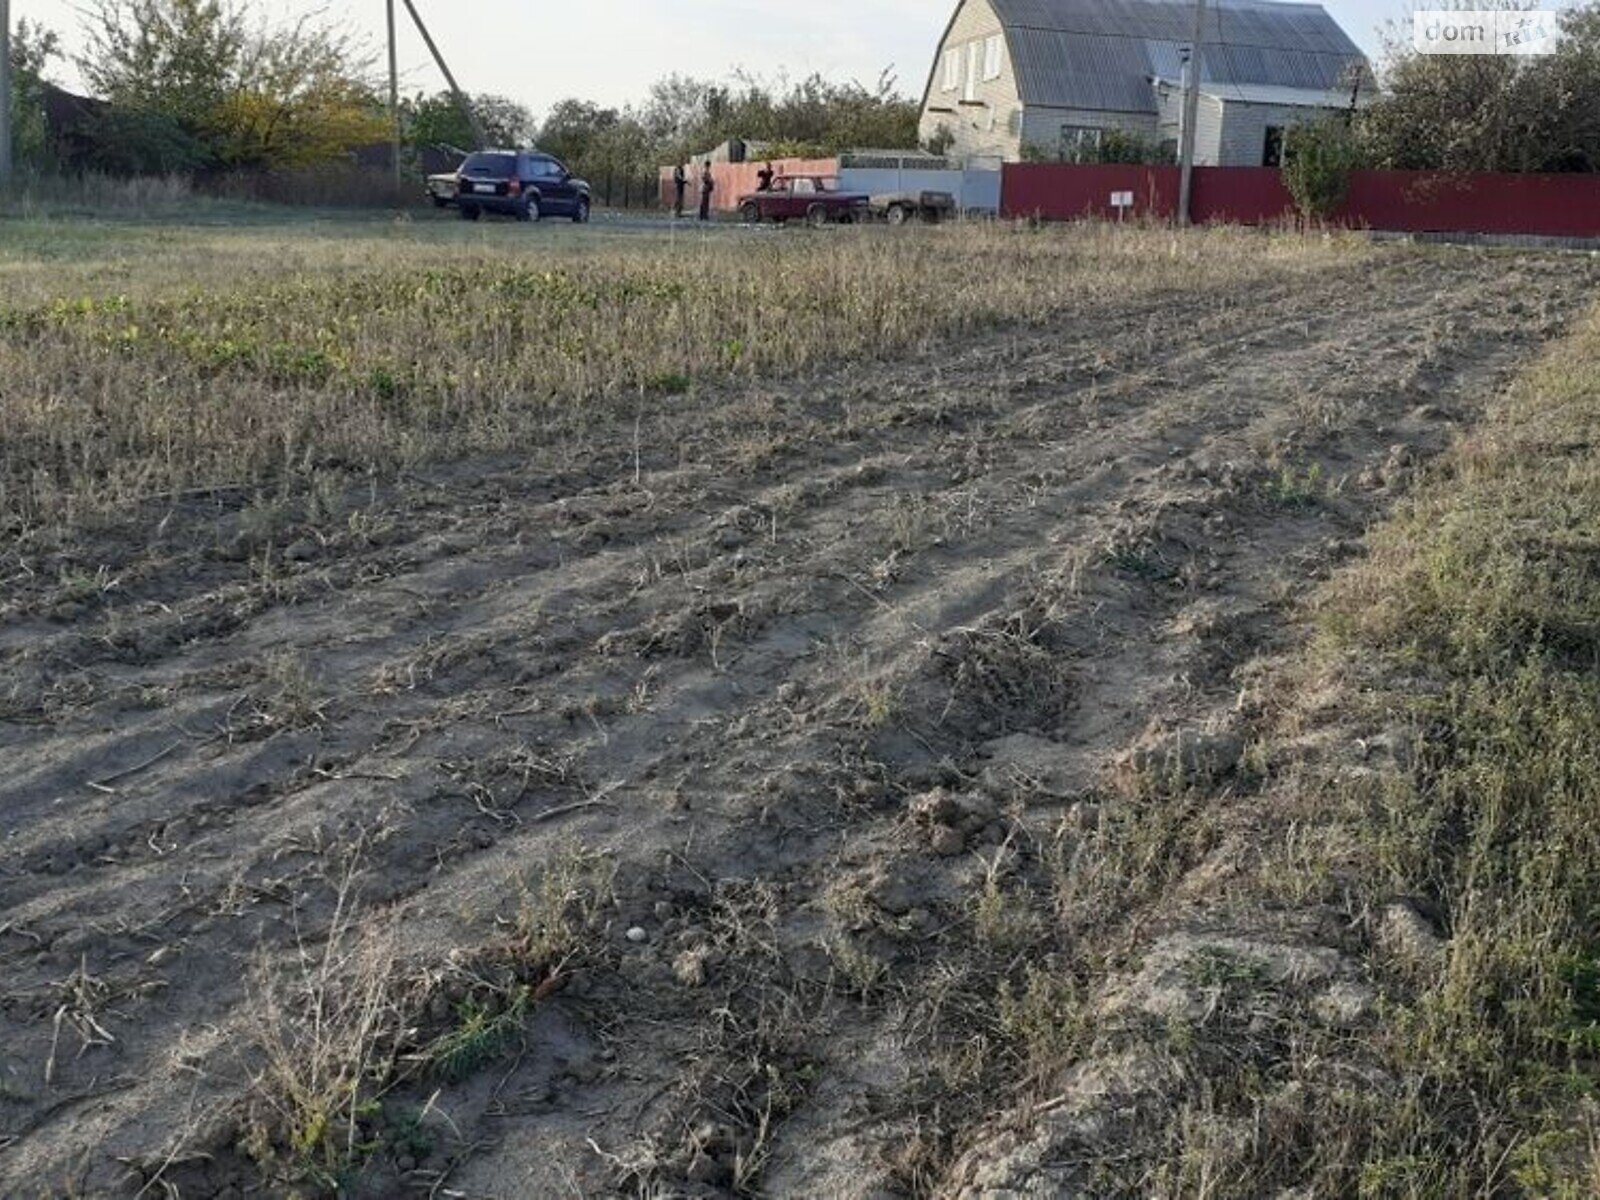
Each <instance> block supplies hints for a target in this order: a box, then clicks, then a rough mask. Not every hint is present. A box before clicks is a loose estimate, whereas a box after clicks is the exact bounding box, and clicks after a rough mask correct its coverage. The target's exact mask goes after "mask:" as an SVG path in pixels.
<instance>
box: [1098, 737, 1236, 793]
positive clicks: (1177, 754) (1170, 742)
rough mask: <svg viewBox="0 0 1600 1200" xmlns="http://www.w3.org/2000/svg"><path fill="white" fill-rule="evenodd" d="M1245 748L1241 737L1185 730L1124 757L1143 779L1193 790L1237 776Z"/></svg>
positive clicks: (1131, 769)
mask: <svg viewBox="0 0 1600 1200" xmlns="http://www.w3.org/2000/svg"><path fill="white" fill-rule="evenodd" d="M1244 746H1245V742H1244V738H1242V737H1240V736H1239V735H1238V734H1237V733H1203V732H1201V731H1200V730H1197V729H1185V730H1182V731H1180V732H1179V733H1175V734H1171V735H1168V736H1165V737H1159V738H1156V739H1154V740H1151V741H1147V742H1146V743H1145V744H1143V745H1141V746H1136V747H1134V749H1133V750H1132V751H1130V752H1129V753H1128V754H1127V755H1125V756H1124V757H1123V766H1124V767H1125V768H1126V769H1128V770H1129V771H1131V772H1132V773H1133V774H1134V775H1135V776H1138V777H1141V778H1145V779H1155V780H1158V781H1160V782H1161V783H1165V784H1171V785H1175V786H1180V787H1193V786H1195V785H1198V784H1207V783H1215V782H1217V781H1218V780H1221V779H1225V778H1227V777H1228V776H1229V775H1231V774H1233V773H1234V771H1236V770H1237V769H1238V767H1239V763H1240V761H1241V760H1242V759H1243V758H1244Z"/></svg>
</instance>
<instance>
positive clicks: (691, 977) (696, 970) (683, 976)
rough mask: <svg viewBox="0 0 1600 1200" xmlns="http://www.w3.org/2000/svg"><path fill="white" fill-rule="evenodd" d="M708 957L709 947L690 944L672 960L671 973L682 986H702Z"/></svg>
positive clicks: (704, 980)
mask: <svg viewBox="0 0 1600 1200" xmlns="http://www.w3.org/2000/svg"><path fill="white" fill-rule="evenodd" d="M710 957H711V950H710V947H708V946H691V947H690V948H689V949H687V950H685V951H683V952H682V953H680V954H679V955H678V957H677V958H675V959H673V960H672V973H673V975H675V976H676V977H677V980H678V982H679V983H681V984H683V986H684V987H692V988H697V987H704V986H705V983H706V974H707V961H708V960H709V959H710Z"/></svg>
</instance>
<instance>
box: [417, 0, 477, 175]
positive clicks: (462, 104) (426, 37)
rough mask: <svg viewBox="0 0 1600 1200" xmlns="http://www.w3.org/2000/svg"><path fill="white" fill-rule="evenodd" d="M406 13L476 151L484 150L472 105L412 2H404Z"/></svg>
mask: <svg viewBox="0 0 1600 1200" xmlns="http://www.w3.org/2000/svg"><path fill="white" fill-rule="evenodd" d="M405 6H406V11H407V12H409V13H410V14H411V19H412V20H413V21H414V22H416V26H417V32H418V33H420V34H422V40H423V41H424V42H426V43H428V53H429V54H431V55H433V61H434V62H436V63H438V64H439V70H440V71H442V72H443V73H444V80H445V82H446V83H448V84H449V85H450V94H451V95H452V96H454V97H455V98H456V107H457V108H458V109H460V110H461V115H462V116H463V117H465V118H466V121H467V128H469V129H471V130H472V139H473V141H475V142H476V143H477V145H476V146H475V147H473V148H474V149H476V150H482V149H483V148H484V141H485V139H484V136H483V126H482V125H480V124H478V114H477V113H475V112H473V111H472V105H470V104H468V103H467V97H466V95H465V93H463V92H462V90H461V87H460V85H459V84H457V83H456V77H455V76H454V75H452V74H450V66H449V64H448V63H446V62H445V61H444V55H442V54H440V53H439V47H438V46H436V45H434V44H433V35H432V34H431V33H429V32H428V27H427V26H426V25H424V24H423V23H422V16H421V14H419V13H418V12H417V6H416V5H415V4H413V3H412V0H405Z"/></svg>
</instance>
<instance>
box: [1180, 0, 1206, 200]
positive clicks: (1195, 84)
mask: <svg viewBox="0 0 1600 1200" xmlns="http://www.w3.org/2000/svg"><path fill="white" fill-rule="evenodd" d="M1205 35H1206V0H1194V41H1193V42H1192V43H1190V46H1189V80H1188V86H1187V87H1186V88H1184V90H1183V134H1182V139H1181V140H1182V145H1181V147H1180V149H1179V161H1180V162H1181V163H1182V164H1183V166H1182V173H1181V174H1180V176H1179V182H1178V224H1179V225H1187V224H1188V223H1189V196H1190V194H1191V192H1192V190H1193V188H1194V143H1195V122H1197V121H1198V120H1199V119H1200V65H1201V56H1200V46H1201V42H1202V41H1203V40H1204V39H1205Z"/></svg>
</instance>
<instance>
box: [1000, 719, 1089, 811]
mask: <svg viewBox="0 0 1600 1200" xmlns="http://www.w3.org/2000/svg"><path fill="white" fill-rule="evenodd" d="M983 752H984V753H985V754H986V755H987V756H988V758H989V762H988V765H987V766H985V767H984V769H983V777H982V778H983V786H984V787H985V788H987V789H988V790H989V791H990V792H992V793H994V794H995V795H1000V796H1009V795H1013V794H1016V793H1018V792H1021V793H1023V794H1025V795H1028V794H1031V796H1033V797H1045V798H1050V797H1054V798H1064V797H1067V796H1071V795H1073V794H1074V793H1075V792H1079V791H1082V790H1083V788H1084V787H1085V786H1086V785H1087V783H1088V782H1089V781H1088V780H1087V779H1086V778H1085V776H1084V768H1083V763H1082V756H1081V755H1079V754H1076V753H1075V752H1074V751H1073V750H1072V748H1071V747H1069V746H1064V745H1062V744H1061V743H1060V742H1053V741H1051V740H1050V739H1049V738H1042V737H1039V736H1038V735H1036V734H1032V733H1014V734H1012V735H1011V736H1010V737H1003V738H1000V739H998V740H997V741H993V742H990V743H989V744H988V745H986V746H985V747H984V748H983Z"/></svg>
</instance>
